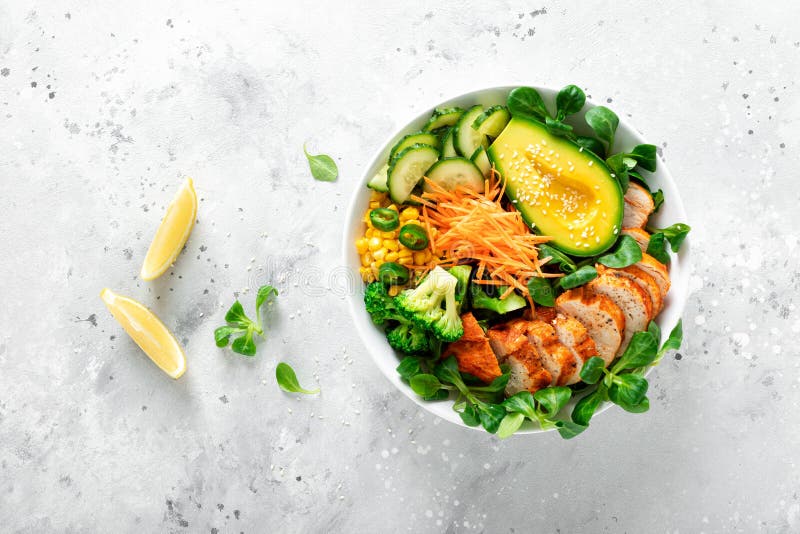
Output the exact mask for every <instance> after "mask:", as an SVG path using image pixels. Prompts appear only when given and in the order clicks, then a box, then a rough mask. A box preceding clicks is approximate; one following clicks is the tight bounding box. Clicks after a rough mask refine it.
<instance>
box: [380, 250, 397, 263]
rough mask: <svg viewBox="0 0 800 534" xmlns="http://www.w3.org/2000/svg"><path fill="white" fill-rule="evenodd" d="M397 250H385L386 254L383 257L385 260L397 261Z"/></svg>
mask: <svg viewBox="0 0 800 534" xmlns="http://www.w3.org/2000/svg"><path fill="white" fill-rule="evenodd" d="M397 258H398V256H397V252H387V253H386V256H384V257H383V259H384V260H385V261H397Z"/></svg>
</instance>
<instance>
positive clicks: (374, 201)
mask: <svg viewBox="0 0 800 534" xmlns="http://www.w3.org/2000/svg"><path fill="white" fill-rule="evenodd" d="M369 207H370V208H372V209H375V208H380V207H381V203H380V202H378V201H377V200H373V201H372V202H370V203H369Z"/></svg>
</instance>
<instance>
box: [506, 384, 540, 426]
mask: <svg viewBox="0 0 800 534" xmlns="http://www.w3.org/2000/svg"><path fill="white" fill-rule="evenodd" d="M503 406H504V407H505V409H506V410H507V411H509V412H516V413H521V414H523V415H524V416H525V417H527V418H528V419H532V420H536V418H537V417H536V401H534V400H533V395H532V394H531V392H530V391H520V392H519V393H515V394H514V395H512V396H510V397H509V398H507V399H506V400H504V401H503Z"/></svg>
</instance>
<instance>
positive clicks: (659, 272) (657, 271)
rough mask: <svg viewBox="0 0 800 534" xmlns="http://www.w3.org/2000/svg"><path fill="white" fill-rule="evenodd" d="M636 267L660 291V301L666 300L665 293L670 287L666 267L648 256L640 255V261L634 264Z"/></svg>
mask: <svg viewBox="0 0 800 534" xmlns="http://www.w3.org/2000/svg"><path fill="white" fill-rule="evenodd" d="M636 267H638V268H639V269H641V270H643V271H644V272H646V273H647V274H649V275H650V276H652V277H653V280H655V282H656V284H658V288H659V289H660V290H661V299H662V300H663V299H665V298H667V291H669V286H670V281H669V272H667V267H666V266H665V265H664V264H663V263H661V262H660V261H658V260H657V259H655V258H654V257H653V256H651V255H650V254H642V259H641V261H640V262H639V263H637V264H636Z"/></svg>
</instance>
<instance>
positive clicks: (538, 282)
mask: <svg viewBox="0 0 800 534" xmlns="http://www.w3.org/2000/svg"><path fill="white" fill-rule="evenodd" d="M528 293H529V294H530V296H531V298H532V299H533V302H535V303H536V304H539V305H541V306H549V307H553V306H555V305H556V296H555V291H553V286H551V285H550V282H549V281H548V279H547V278H540V277H538V276H532V277H531V279H530V280H528Z"/></svg>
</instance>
